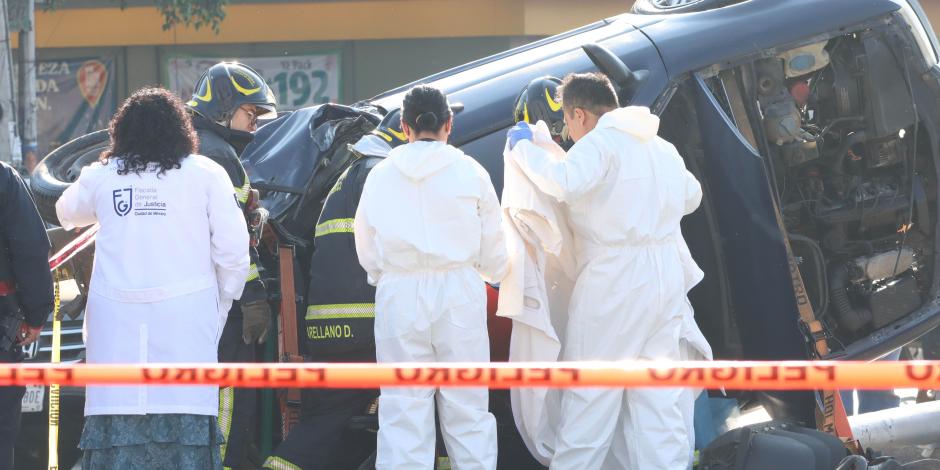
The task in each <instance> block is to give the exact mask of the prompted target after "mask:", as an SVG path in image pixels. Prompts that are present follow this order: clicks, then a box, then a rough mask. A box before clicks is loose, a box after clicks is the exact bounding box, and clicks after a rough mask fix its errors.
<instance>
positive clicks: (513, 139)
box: [506, 122, 532, 150]
mask: <svg viewBox="0 0 940 470" xmlns="http://www.w3.org/2000/svg"><path fill="white" fill-rule="evenodd" d="M506 138H507V139H509V149H510V150H512V149H513V148H515V146H516V144H517V143H519V141H522V140H532V128H531V127H529V124H528V123H526V122H519V123H516V125H515V126H513V128H512V129H509V132H508V133H507V134H506Z"/></svg>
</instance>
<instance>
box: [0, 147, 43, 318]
mask: <svg viewBox="0 0 940 470" xmlns="http://www.w3.org/2000/svg"><path fill="white" fill-rule="evenodd" d="M0 247H2V248H0V249H2V252H0V256H2V257H3V259H2V260H0V278H4V277H5V278H6V279H2V280H4V281H7V282H10V283H12V284H13V285H14V286H15V288H16V298H17V301H18V302H19V305H20V308H21V310H22V312H23V315H24V316H25V319H26V323H27V324H29V325H30V326H33V327H37V326H42V324H43V323H45V322H46V319H47V318H48V316H49V313H51V312H52V304H53V293H52V274H51V273H50V272H49V248H50V247H49V237H47V236H46V227H45V225H43V222H42V218H40V217H39V212H37V211H36V204H35V203H34V202H33V198H32V196H31V195H30V193H29V190H28V189H27V188H26V184H25V183H24V182H23V179H22V178H20V175H19V174H18V173H17V172H16V170H14V169H13V168H12V167H11V166H9V165H7V164H6V163H3V162H0ZM4 264H5V265H6V267H5V268H4ZM4 271H6V272H5V273H4Z"/></svg>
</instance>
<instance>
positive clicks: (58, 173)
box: [29, 130, 109, 225]
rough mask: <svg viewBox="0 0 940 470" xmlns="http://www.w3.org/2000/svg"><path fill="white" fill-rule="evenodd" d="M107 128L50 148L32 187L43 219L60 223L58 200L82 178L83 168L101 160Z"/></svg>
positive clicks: (38, 169)
mask: <svg viewBox="0 0 940 470" xmlns="http://www.w3.org/2000/svg"><path fill="white" fill-rule="evenodd" d="M108 143H109V138H108V131H107V130H100V131H96V132H92V133H91V134H85V135H83V136H81V137H79V138H77V139H75V140H72V141H70V142H67V143H66V144H65V145H63V146H61V147H59V148H57V149H55V150H53V151H52V152H49V155H46V158H44V159H42V161H41V162H39V164H38V165H36V169H35V170H34V171H33V174H32V176H30V178H29V187H30V189H31V190H32V193H33V199H35V201H36V208H38V209H39V215H41V216H42V218H43V220H45V221H46V222H47V223H50V224H53V225H59V218H58V217H57V216H56V213H55V203H56V201H58V200H59V196H61V195H62V192H63V191H65V189H66V188H68V187H69V185H71V184H72V183H74V182H75V180H76V179H78V175H80V174H81V172H82V168H84V167H85V166H88V165H90V164H92V163H93V162H95V161H97V160H98V157H99V156H100V155H101V152H103V151H105V150H106V149H107V148H108Z"/></svg>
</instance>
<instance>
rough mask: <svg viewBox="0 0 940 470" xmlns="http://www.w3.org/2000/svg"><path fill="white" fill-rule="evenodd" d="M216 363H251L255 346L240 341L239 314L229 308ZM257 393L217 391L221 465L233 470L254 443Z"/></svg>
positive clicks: (235, 308) (249, 390) (245, 460)
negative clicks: (221, 449)
mask: <svg viewBox="0 0 940 470" xmlns="http://www.w3.org/2000/svg"><path fill="white" fill-rule="evenodd" d="M219 362H255V345H253V344H245V341H243V340H242V311H241V307H240V306H239V304H238V302H235V303H234V304H233V305H232V310H230V311H229V314H228V320H226V322H225V328H223V330H222V337H221V338H220V339H219ZM257 408H258V390H257V389H253V388H234V389H232V388H223V389H220V390H219V427H220V428H221V429H222V433H223V434H225V444H224V447H223V450H224V453H223V459H222V463H223V465H224V466H225V467H231V468H233V469H239V468H245V467H247V466H248V465H249V464H250V462H249V460H248V455H249V452H248V451H249V450H250V449H251V448H252V446H253V444H254V431H255V422H256V414H257V413H256V410H257Z"/></svg>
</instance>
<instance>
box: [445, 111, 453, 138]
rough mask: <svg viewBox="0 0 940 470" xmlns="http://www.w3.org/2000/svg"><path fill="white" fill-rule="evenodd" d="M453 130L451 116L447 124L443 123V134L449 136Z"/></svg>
mask: <svg viewBox="0 0 940 470" xmlns="http://www.w3.org/2000/svg"><path fill="white" fill-rule="evenodd" d="M453 129H454V117H453V116H451V117H450V119H448V120H447V122H446V123H444V132H445V133H446V134H447V135H450V131H451V130H453Z"/></svg>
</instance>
